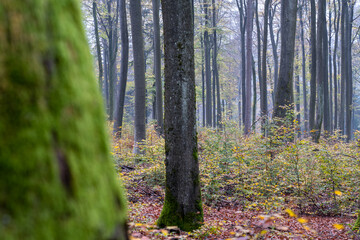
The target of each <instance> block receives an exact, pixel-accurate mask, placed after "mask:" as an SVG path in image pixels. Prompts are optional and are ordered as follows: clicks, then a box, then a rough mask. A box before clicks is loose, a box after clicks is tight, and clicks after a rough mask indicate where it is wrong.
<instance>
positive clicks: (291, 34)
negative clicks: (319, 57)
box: [274, 0, 297, 119]
mask: <svg viewBox="0 0 360 240" xmlns="http://www.w3.org/2000/svg"><path fill="white" fill-rule="evenodd" d="M296 11H297V0H288V1H281V58H280V72H279V80H278V85H277V89H276V94H275V106H274V117H275V118H280V119H285V117H286V115H287V111H288V110H289V108H285V107H293V106H292V105H293V103H294V94H293V74H294V54H295V32H296Z"/></svg>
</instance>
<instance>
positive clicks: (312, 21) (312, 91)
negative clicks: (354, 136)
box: [309, 0, 317, 131]
mask: <svg viewBox="0 0 360 240" xmlns="http://www.w3.org/2000/svg"><path fill="white" fill-rule="evenodd" d="M310 6H311V16H310V24H311V26H310V28H311V29H310V48H311V49H310V51H311V65H310V74H311V78H310V103H309V105H310V108H309V129H310V131H311V130H313V129H314V127H315V106H316V57H317V56H316V4H315V0H310Z"/></svg>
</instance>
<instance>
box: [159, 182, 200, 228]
mask: <svg viewBox="0 0 360 240" xmlns="http://www.w3.org/2000/svg"><path fill="white" fill-rule="evenodd" d="M195 208H196V210H195V211H194V212H190V213H186V214H183V211H182V209H181V206H180V205H179V203H178V202H177V201H176V199H175V198H174V197H173V196H172V194H171V193H170V190H169V189H168V188H167V189H166V196H165V203H164V206H163V209H162V211H161V215H160V217H159V219H158V221H157V223H156V224H157V225H158V226H159V227H165V226H178V227H179V228H180V229H181V230H184V231H192V230H195V229H198V228H199V227H200V226H201V224H202V222H203V211H202V205H201V201H197V202H196V206H195Z"/></svg>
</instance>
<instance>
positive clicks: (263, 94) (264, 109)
mask: <svg viewBox="0 0 360 240" xmlns="http://www.w3.org/2000/svg"><path fill="white" fill-rule="evenodd" d="M270 4H271V0H265V5H264V35H263V50H262V52H263V53H262V63H261V64H262V68H261V70H262V73H261V76H260V77H261V78H260V81H259V85H260V112H261V118H262V121H261V125H262V129H263V130H262V131H263V134H264V135H265V134H266V133H265V124H266V122H267V117H268V101H267V73H266V53H267V44H268V22H269V8H270Z"/></svg>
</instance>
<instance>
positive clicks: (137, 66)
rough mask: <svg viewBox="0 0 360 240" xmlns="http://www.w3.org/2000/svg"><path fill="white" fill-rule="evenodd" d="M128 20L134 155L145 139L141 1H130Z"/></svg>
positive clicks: (137, 152) (138, 151)
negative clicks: (133, 93)
mask: <svg viewBox="0 0 360 240" xmlns="http://www.w3.org/2000/svg"><path fill="white" fill-rule="evenodd" d="M130 16H131V18H130V20H131V33H132V43H133V54H134V75H135V137H134V142H135V143H134V153H135V154H139V153H142V151H140V148H139V145H141V144H142V142H143V141H144V140H145V138H146V128H145V101H146V100H145V96H146V85H145V57H144V38H143V33H142V17H141V16H142V14H141V1H140V0H131V1H130Z"/></svg>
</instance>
